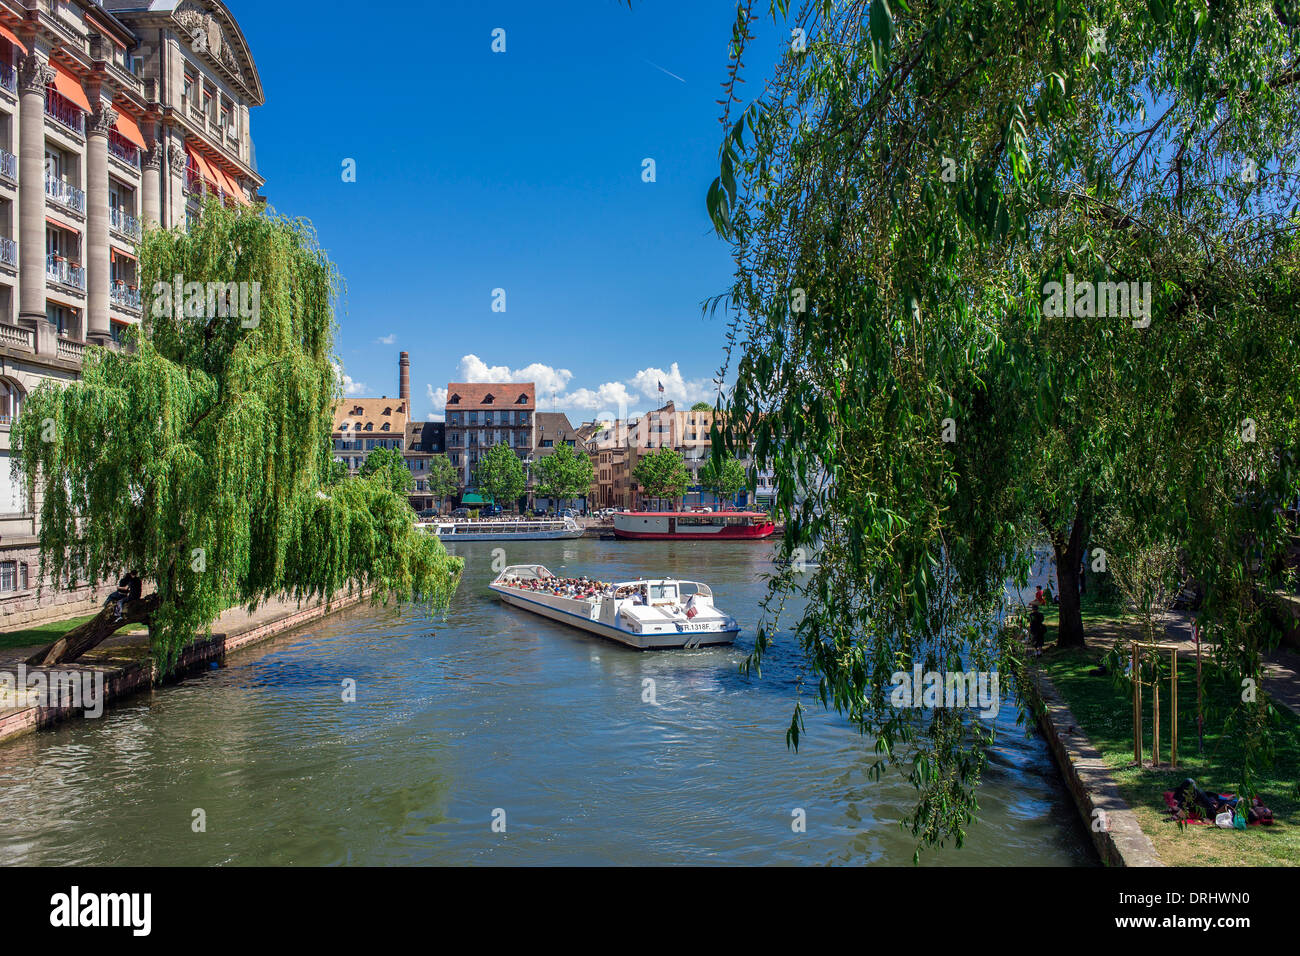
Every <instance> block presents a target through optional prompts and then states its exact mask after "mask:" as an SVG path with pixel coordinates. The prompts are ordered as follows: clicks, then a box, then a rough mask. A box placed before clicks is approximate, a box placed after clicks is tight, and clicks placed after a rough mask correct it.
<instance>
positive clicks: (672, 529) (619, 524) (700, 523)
mask: <svg viewBox="0 0 1300 956" xmlns="http://www.w3.org/2000/svg"><path fill="white" fill-rule="evenodd" d="M766 518H767V516H766V515H758V514H754V513H749V512H744V513H735V512H707V513H700V512H687V511H672V512H632V511H629V512H623V513H621V514H616V515H615V516H614V535H615V537H618V538H624V539H626V540H628V541H759V540H762V539H763V538H769V537H771V536H772V534H773V533H774V532H775V531H776V524H775V523H774V522H772V521H769V520H766ZM737 519H739V520H740V521H743V522H745V523H743V524H739V523H736V520H737ZM760 519H761V520H760Z"/></svg>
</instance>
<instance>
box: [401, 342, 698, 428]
mask: <svg viewBox="0 0 1300 956" xmlns="http://www.w3.org/2000/svg"><path fill="white" fill-rule="evenodd" d="M457 374H458V376H459V377H458V378H457V381H460V382H534V383H536V385H537V407H538V408H539V409H541V410H550V409H551V408H552V407H554V408H556V409H557V410H559V411H568V412H573V413H587V415H586V416H585V417H588V418H590V417H595V418H599V419H601V420H608V419H613V418H620V417H636V416H638V415H641V414H644V413H645V411H646V410H647V409H649V408H658V407H660V406H662V405H664V404H665V403H667V402H668V401H674V402H676V403H677V405H678V406H679V407H680V406H682V405H687V406H689V405H693V404H694V403H696V402H701V401H704V402H709V403H710V404H712V403H713V401H714V399H715V398H716V397H717V387H716V386H715V385H714V383H713V381H712V380H711V379H686V378H684V377H683V375H682V371H681V367H680V366H679V365H678V363H676V362H674V363H673V364H672V365H671V366H670V367H669V368H668V369H667V371H665V370H664V369H661V368H655V367H653V366H652V367H650V368H644V369H641V370H640V371H639V372H636V373H634V374H633V375H632V377H631V378H629V379H625V380H623V381H609V382H605V383H603V384H601V385H597V386H595V387H594V388H589V387H586V386H584V387H581V388H575V389H573V390H572V391H568V390H567V389H568V387H569V384H570V383H571V382H572V381H573V373H572V372H571V371H569V370H568V369H563V368H554V367H553V366H550V365H543V364H542V363H540V362H534V363H533V364H531V365H528V366H525V367H524V368H519V369H512V368H510V367H509V366H508V365H488V364H487V363H486V362H484V361H483V360H482V359H481V358H479V357H478V356H477V355H466V356H464V357H463V358H462V359H461V360H460V365H459V367H458V371H457ZM660 382H663V386H664V392H663V394H662V395H660V394H659V383H660ZM425 388H426V390H427V392H428V396H429V402H430V404H432V405H433V407H434V412H435V414H436V413H439V412H443V411H444V410H445V408H446V403H447V390H446V389H445V388H438V389H435V388H434V387H433V386H432V385H427V386H425ZM552 395H554V396H555V399H554V406H552V400H551V396H552ZM591 413H594V416H593V415H592V414H591ZM441 419H442V416H441V415H437V417H436V418H433V417H432V416H431V420H434V421H439V420H441Z"/></svg>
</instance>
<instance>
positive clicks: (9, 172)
mask: <svg viewBox="0 0 1300 956" xmlns="http://www.w3.org/2000/svg"><path fill="white" fill-rule="evenodd" d="M0 176H3V177H4V178H5V179H7V180H9V181H10V182H11V183H16V182H18V157H17V156H15V155H14V154H13V153H11V152H9V151H8V150H7V149H0Z"/></svg>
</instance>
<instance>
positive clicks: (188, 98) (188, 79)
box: [181, 71, 199, 109]
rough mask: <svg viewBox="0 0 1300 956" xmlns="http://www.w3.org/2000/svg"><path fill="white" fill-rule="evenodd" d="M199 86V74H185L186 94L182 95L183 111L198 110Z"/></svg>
mask: <svg viewBox="0 0 1300 956" xmlns="http://www.w3.org/2000/svg"><path fill="white" fill-rule="evenodd" d="M198 86H199V78H198V75H197V74H194V73H190V72H188V71H187V72H186V74H185V92H184V93H182V94H181V109H184V108H186V107H187V106H188V107H193V108H195V109H197V108H198V105H199V101H198V98H197V97H196V96H195V91H196V90H197V89H198Z"/></svg>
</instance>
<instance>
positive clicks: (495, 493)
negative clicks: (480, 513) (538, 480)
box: [474, 442, 527, 504]
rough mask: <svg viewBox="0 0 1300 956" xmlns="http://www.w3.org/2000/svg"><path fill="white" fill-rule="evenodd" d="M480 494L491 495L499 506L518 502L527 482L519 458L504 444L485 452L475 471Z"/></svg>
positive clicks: (494, 446)
mask: <svg viewBox="0 0 1300 956" xmlns="http://www.w3.org/2000/svg"><path fill="white" fill-rule="evenodd" d="M474 480H475V481H476V482H477V483H478V491H479V494H483V495H489V496H490V497H491V498H492V500H493V501H495V502H496V503H497V504H503V503H509V502H513V501H516V500H518V498H519V496H520V495H522V494H523V493H524V487H525V486H526V484H527V481H526V480H525V478H524V466H523V464H522V463H521V462H520V461H519V456H518V455H516V454H515V453H514V451H513V450H512V449H511V447H510V446H509V445H507V444H505V443H504V442H503V443H501V444H499V445H493V446H492V447H491V448H489V449H488V450H487V451H485V452H484V453H483V454H482V455H481V456H480V457H479V460H478V465H477V466H476V467H475V469H474Z"/></svg>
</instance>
